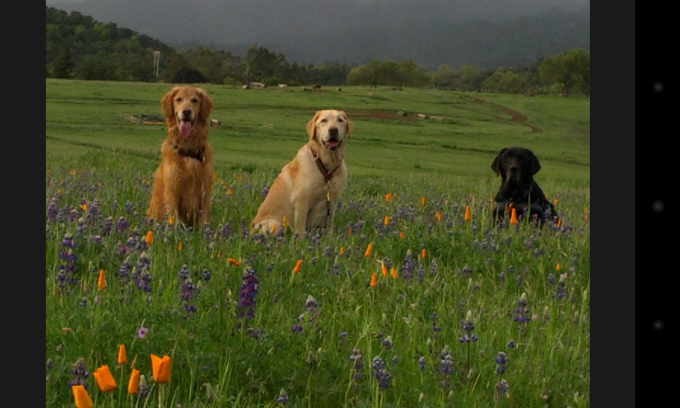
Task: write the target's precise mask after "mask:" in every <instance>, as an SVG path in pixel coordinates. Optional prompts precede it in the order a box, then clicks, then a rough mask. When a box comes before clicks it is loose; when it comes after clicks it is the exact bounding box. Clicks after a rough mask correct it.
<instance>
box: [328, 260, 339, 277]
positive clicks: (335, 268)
mask: <svg viewBox="0 0 680 408" xmlns="http://www.w3.org/2000/svg"><path fill="white" fill-rule="evenodd" d="M330 273H331V274H332V275H340V265H338V263H337V262H333V266H331V270H330Z"/></svg>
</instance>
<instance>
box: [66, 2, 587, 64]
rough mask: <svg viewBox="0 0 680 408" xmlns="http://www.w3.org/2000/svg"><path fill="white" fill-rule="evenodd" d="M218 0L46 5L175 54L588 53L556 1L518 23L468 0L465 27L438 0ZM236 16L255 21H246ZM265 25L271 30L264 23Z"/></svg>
mask: <svg viewBox="0 0 680 408" xmlns="http://www.w3.org/2000/svg"><path fill="white" fill-rule="evenodd" d="M53 3H54V2H53ZM197 3H201V4H202V7H203V8H202V9H201V10H198V9H196V8H195V7H194V6H195V4H197ZM227 3H229V7H230V8H229V10H230V11H229V13H225V11H224V10H225V8H224V7H226V6H225V5H224V4H219V2H217V1H203V2H199V1H196V0H194V1H193V2H192V1H186V0H185V1H184V2H179V1H177V0H166V1H165V2H162V3H159V2H156V1H147V2H144V3H139V2H136V1H134V2H133V1H130V0H118V1H112V0H98V1H94V0H91V1H80V2H76V3H71V4H61V3H57V4H55V7H57V8H61V9H65V10H74V9H75V10H78V11H81V12H82V13H83V14H88V15H92V16H93V17H94V18H95V19H97V20H98V21H103V22H107V21H114V22H116V23H117V24H119V25H123V26H126V27H130V28H131V29H133V30H135V31H138V32H140V33H143V34H146V35H149V36H152V37H155V38H157V39H159V40H160V41H163V42H165V43H166V44H168V45H171V46H173V47H175V48H176V49H177V50H181V49H186V48H188V47H192V46H193V47H195V46H197V45H199V44H200V45H207V46H210V48H212V49H222V50H225V51H230V52H232V53H234V54H237V55H241V56H243V55H245V52H246V51H247V49H248V48H249V47H250V46H264V47H267V48H268V49H270V50H271V51H273V52H277V53H282V54H284V55H285V56H286V60H288V61H290V62H297V63H298V64H304V63H310V64H318V63H322V62H347V63H358V64H364V63H366V62H368V61H369V60H370V59H372V58H379V59H389V60H397V61H399V60H404V59H408V58H411V59H413V60H414V61H416V62H417V63H419V64H424V65H428V66H429V67H431V68H436V67H437V66H439V65H441V64H449V65H450V66H452V67H454V68H456V67H459V66H461V65H465V64H467V65H473V66H477V67H480V68H490V69H491V68H495V67H498V66H519V65H527V64H531V63H534V62H536V61H537V60H538V59H539V58H541V57H543V56H546V55H552V54H558V53H561V52H565V51H567V50H569V49H571V48H575V47H580V48H585V49H590V9H589V7H588V6H587V5H586V6H585V7H583V6H581V7H580V8H577V5H572V7H570V8H568V9H556V8H553V9H549V8H546V5H548V6H549V5H550V4H555V3H557V0H552V1H543V2H540V3H536V4H541V5H542V6H541V7H539V8H537V10H538V11H535V12H534V13H533V15H524V16H520V17H517V16H516V15H517V14H519V13H527V12H528V11H527V10H526V7H527V6H526V2H522V1H518V0H507V1H504V2H500V3H499V2H493V1H487V2H479V1H478V2H477V3H475V7H477V9H476V14H475V13H472V12H469V13H468V14H467V16H469V18H475V16H477V17H476V18H477V20H473V21H470V20H467V21H465V16H464V15H462V14H460V15H454V14H453V13H452V12H451V10H453V9H452V8H451V7H452V6H451V5H450V4H449V3H451V2H444V1H430V2H427V3H428V4H429V6H430V7H428V8H427V9H424V8H419V6H418V4H424V3H425V2H422V3H418V2H414V1H402V2H380V1H377V2H359V1H355V2H354V3H356V4H353V7H346V6H343V7H342V8H340V6H338V7H336V8H337V9H331V11H332V12H329V11H328V10H326V11H324V10H325V9H323V8H322V7H321V4H322V3H328V2H321V1H311V0H296V1H294V2H262V1H251V2H245V1H244V2H238V1H231V2H227ZM463 3H466V2H463ZM482 3H484V4H482ZM181 4H184V9H183V12H182V15H181V16H179V17H178V16H177V15H175V14H176V13H175V12H174V11H173V10H175V9H177V7H180V5H181ZM338 4H339V3H338ZM470 4H472V3H470ZM584 4H587V3H584ZM294 5H295V6H294ZM513 5H514V7H516V8H517V7H519V6H520V5H521V6H522V7H524V8H522V9H517V10H516V11H515V12H514V14H512V13H511V12H510V11H508V10H512V7H511V6H513ZM460 7H462V6H460ZM470 7H472V6H470ZM494 7H496V8H497V9H498V13H496V14H493V13H492V12H491V14H490V15H495V16H497V17H496V18H494V19H493V20H492V19H487V20H486V21H484V20H479V19H478V18H479V16H481V15H482V14H483V13H482V11H485V10H486V12H487V14H488V13H489V12H490V11H489V10H493V9H494ZM290 9H295V10H298V11H295V13H297V14H295V13H294V15H290V13H288V14H286V13H287V10H288V12H290ZM419 10H420V11H423V14H422V15H420V14H418V13H417V11H419ZM437 11H439V14H438V17H436V14H437ZM426 12H427V13H429V14H427V13H426ZM387 14H389V16H387ZM277 15H278V16H279V17H278V18H277V17H276V16H277ZM428 15H429V16H431V17H427V16H428ZM433 15H434V16H433ZM502 15H505V16H508V15H510V16H513V15H514V16H515V18H512V19H510V20H501V17H500V16H502ZM206 16H207V17H206ZM244 16H255V17H253V21H250V22H248V21H245V20H244ZM320 16H321V17H320ZM393 16H394V17H393ZM470 16H471V17H470ZM388 17H389V18H388ZM397 17H398V18H397ZM173 18H174V19H178V18H179V19H181V21H182V24H183V25H182V27H184V28H181V27H178V28H177V30H172V29H168V26H169V27H172V25H171V24H170V25H169V24H168V21H170V20H172V19H173ZM428 18H429V19H428ZM294 19H298V20H299V19H302V20H303V21H305V24H304V25H302V26H295V25H294V24H287V25H286V22H289V21H294ZM452 20H455V22H451V21H452ZM272 21H273V22H278V24H274V23H268V22H272ZM307 22H308V23H307ZM235 32H237V33H238V34H239V35H235V34H234V33H235Z"/></svg>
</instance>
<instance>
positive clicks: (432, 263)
mask: <svg viewBox="0 0 680 408" xmlns="http://www.w3.org/2000/svg"><path fill="white" fill-rule="evenodd" d="M436 274H437V258H432V260H431V261H430V275H432V276H434V275H436Z"/></svg>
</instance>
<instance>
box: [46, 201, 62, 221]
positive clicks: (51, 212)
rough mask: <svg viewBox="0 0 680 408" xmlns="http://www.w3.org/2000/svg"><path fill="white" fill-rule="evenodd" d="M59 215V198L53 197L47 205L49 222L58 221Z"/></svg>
mask: <svg viewBox="0 0 680 408" xmlns="http://www.w3.org/2000/svg"><path fill="white" fill-rule="evenodd" d="M58 213H59V208H58V206H57V198H56V197H52V199H51V200H50V203H49V204H48V205H47V220H48V221H49V222H54V221H56V220H57V214H58Z"/></svg>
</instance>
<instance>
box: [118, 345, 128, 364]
mask: <svg viewBox="0 0 680 408" xmlns="http://www.w3.org/2000/svg"><path fill="white" fill-rule="evenodd" d="M118 364H127V353H126V352H125V344H121V345H120V346H118Z"/></svg>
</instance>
